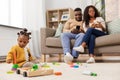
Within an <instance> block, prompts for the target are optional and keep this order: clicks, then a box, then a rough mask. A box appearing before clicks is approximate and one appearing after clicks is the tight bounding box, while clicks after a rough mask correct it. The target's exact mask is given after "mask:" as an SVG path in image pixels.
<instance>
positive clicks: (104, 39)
mask: <svg viewBox="0 0 120 80" xmlns="http://www.w3.org/2000/svg"><path fill="white" fill-rule="evenodd" d="M95 44H96V47H100V46H109V45H116V44H117V45H119V44H120V33H119V34H110V35H105V36H101V37H98V38H96V41H95Z"/></svg>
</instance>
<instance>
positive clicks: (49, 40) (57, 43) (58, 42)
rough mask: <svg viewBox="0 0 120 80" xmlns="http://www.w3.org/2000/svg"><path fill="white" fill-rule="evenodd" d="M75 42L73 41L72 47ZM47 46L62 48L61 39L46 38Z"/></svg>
mask: <svg viewBox="0 0 120 80" xmlns="http://www.w3.org/2000/svg"><path fill="white" fill-rule="evenodd" d="M74 42H75V40H71V45H72V46H73V44H74ZM46 46H48V47H60V48H61V47H62V44H61V39H60V38H55V37H48V38H46Z"/></svg>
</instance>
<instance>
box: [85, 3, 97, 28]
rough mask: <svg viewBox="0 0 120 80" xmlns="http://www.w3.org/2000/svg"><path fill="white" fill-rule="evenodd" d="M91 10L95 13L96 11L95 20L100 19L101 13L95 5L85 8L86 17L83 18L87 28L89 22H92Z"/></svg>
mask: <svg viewBox="0 0 120 80" xmlns="http://www.w3.org/2000/svg"><path fill="white" fill-rule="evenodd" d="M89 8H93V9H94V11H95V18H96V17H99V12H98V10H97V9H96V8H95V6H93V5H89V6H87V7H86V8H85V10H84V16H83V19H84V21H85V26H86V27H87V26H88V25H89V20H90V15H89V14H88V13H89Z"/></svg>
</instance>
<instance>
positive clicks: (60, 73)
mask: <svg viewBox="0 0 120 80" xmlns="http://www.w3.org/2000/svg"><path fill="white" fill-rule="evenodd" d="M54 74H55V75H57V76H59V75H62V72H54Z"/></svg>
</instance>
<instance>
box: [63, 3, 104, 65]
mask: <svg viewBox="0 0 120 80" xmlns="http://www.w3.org/2000/svg"><path fill="white" fill-rule="evenodd" d="M74 13H75V19H70V20H68V21H67V22H66V23H65V25H64V28H63V33H62V35H61V42H62V47H63V51H64V61H65V62H66V63H71V62H72V61H73V60H74V59H77V58H78V56H79V52H81V53H83V52H84V48H85V47H86V46H87V47H88V50H89V56H90V58H89V59H88V60H87V61H86V62H87V63H94V62H95V59H94V47H95V38H96V37H99V36H103V35H106V33H105V31H106V26H105V21H104V20H103V18H102V17H100V16H99V13H98V10H97V9H96V8H95V7H94V6H92V5H90V6H87V7H86V8H85V10H84V15H83V20H82V11H81V9H80V8H76V9H75V10H74ZM71 39H75V43H74V46H73V48H72V50H71V49H70V40H71Z"/></svg>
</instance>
